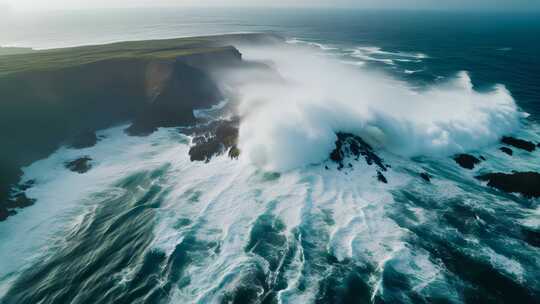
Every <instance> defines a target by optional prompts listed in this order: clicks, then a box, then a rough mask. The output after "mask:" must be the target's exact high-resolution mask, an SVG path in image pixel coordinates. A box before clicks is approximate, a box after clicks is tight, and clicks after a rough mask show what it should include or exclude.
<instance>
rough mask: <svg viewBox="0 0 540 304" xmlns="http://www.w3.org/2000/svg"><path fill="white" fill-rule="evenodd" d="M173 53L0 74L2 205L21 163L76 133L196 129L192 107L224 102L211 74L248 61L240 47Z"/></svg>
mask: <svg viewBox="0 0 540 304" xmlns="http://www.w3.org/2000/svg"><path fill="white" fill-rule="evenodd" d="M192 47H193V46H192ZM167 51H168V50H160V52H161V53H159V54H158V55H157V56H140V57H134V58H112V59H104V60H99V61H97V62H91V63H84V64H81V65H72V66H66V67H60V68H54V67H53V68H47V69H43V70H26V71H19V72H15V73H10V74H7V75H6V74H5V75H3V76H0V140H1V147H2V148H1V149H0V168H1V169H2V175H3V177H2V180H1V181H0V202H3V201H6V200H7V199H8V198H9V196H10V195H9V189H10V188H11V186H12V185H13V184H14V183H16V182H17V181H18V179H19V176H20V170H19V168H20V167H21V166H25V165H28V164H30V163H32V162H34V161H36V160H38V159H40V158H43V157H46V156H47V155H49V154H50V153H52V152H53V151H54V150H56V149H57V148H58V147H59V146H61V145H62V144H64V143H66V141H68V140H69V139H71V138H74V137H77V136H78V134H84V133H88V132H95V131H96V130H99V129H103V128H107V127H110V126H113V125H115V124H120V123H126V122H130V121H131V122H132V125H131V126H130V127H129V128H128V129H127V130H126V131H127V132H128V133H129V134H131V135H138V136H140V135H146V134H149V133H151V132H153V131H154V130H156V129H157V128H159V127H174V126H189V125H192V124H194V123H195V122H196V118H195V117H194V115H193V110H194V109H197V108H209V107H211V106H212V105H214V104H217V103H219V102H220V101H221V100H222V99H223V98H224V97H223V94H222V92H221V91H220V89H219V86H218V84H217V83H216V81H215V79H214V78H213V76H212V75H213V72H214V71H216V70H219V69H222V68H227V67H240V66H241V65H242V64H243V61H242V56H241V54H240V52H239V51H238V50H236V49H235V48H234V47H226V46H225V47H223V46H221V45H219V46H212V45H210V46H209V45H205V46H204V48H202V46H201V45H197V47H196V48H194V49H193V50H189V51H185V50H184V49H181V52H184V53H182V54H181V55H174V56H171V55H170V54H168V53H166V52H167ZM175 51H178V50H175ZM163 54H165V55H163ZM0 75H1V73H0ZM0 209H2V204H1V203H0ZM0 211H2V212H3V213H4V214H7V210H5V208H3V210H0Z"/></svg>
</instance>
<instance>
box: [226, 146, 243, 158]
mask: <svg viewBox="0 0 540 304" xmlns="http://www.w3.org/2000/svg"><path fill="white" fill-rule="evenodd" d="M229 157H230V158H231V159H238V157H240V149H238V147H237V146H236V145H234V146H233V147H232V148H231V149H230V150H229Z"/></svg>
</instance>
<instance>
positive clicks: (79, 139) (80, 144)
mask: <svg viewBox="0 0 540 304" xmlns="http://www.w3.org/2000/svg"><path fill="white" fill-rule="evenodd" d="M97 141H98V138H97V136H96V132H94V131H91V130H86V131H83V132H81V133H79V134H77V135H76V136H74V137H72V138H71V139H70V140H69V141H68V145H69V146H70V147H72V148H74V149H84V148H90V147H93V146H95V145H96V143H97Z"/></svg>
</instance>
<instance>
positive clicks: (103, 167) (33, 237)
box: [0, 126, 188, 297]
mask: <svg viewBox="0 0 540 304" xmlns="http://www.w3.org/2000/svg"><path fill="white" fill-rule="evenodd" d="M124 128H125V126H123V127H117V128H113V129H109V130H107V131H105V132H102V133H101V134H100V135H104V136H105V139H103V140H101V141H100V142H99V143H98V144H97V145H96V146H94V147H91V148H88V149H83V150H73V149H67V148H61V149H59V150H58V151H56V152H55V153H54V154H52V155H51V156H50V157H48V158H46V159H43V160H40V161H38V162H35V163H34V164H32V165H31V166H29V167H27V168H24V176H23V179H24V180H35V181H36V183H35V185H34V186H33V187H32V188H30V189H29V190H28V191H27V192H26V193H27V195H28V197H30V198H35V199H37V201H36V204H35V205H34V206H31V207H29V208H25V209H22V210H19V213H18V214H17V215H16V216H13V217H10V218H9V219H8V221H6V222H2V223H0V286H1V288H2V289H1V290H0V297H1V296H2V293H4V292H6V291H7V289H8V287H9V286H10V284H11V282H12V281H13V280H14V279H15V278H16V277H17V276H18V274H20V273H21V272H22V271H24V270H25V269H27V268H28V267H30V266H31V265H33V263H35V262H36V261H38V260H43V259H44V257H45V256H47V255H48V254H53V253H54V249H55V248H56V247H57V246H62V244H63V243H64V241H65V237H66V235H69V234H70V233H71V232H73V231H76V229H77V227H78V226H79V225H80V224H81V222H82V219H83V218H84V216H85V215H87V214H91V213H92V212H93V210H94V209H95V207H96V206H95V203H96V201H103V200H105V199H104V198H102V199H101V200H96V198H95V197H93V196H92V195H94V194H97V193H102V192H103V191H105V192H106V195H107V196H108V197H109V198H113V197H116V196H119V195H122V194H123V193H124V192H123V191H124V190H122V189H119V188H115V187H114V183H115V182H117V181H118V180H119V179H121V178H124V177H126V176H128V175H129V174H132V173H135V172H138V171H139V170H152V169H155V168H156V167H158V166H159V165H160V164H165V163H168V162H170V161H171V160H174V159H175V155H182V156H183V157H184V159H186V161H187V159H188V157H187V145H186V144H180V143H179V142H181V139H182V138H181V137H182V135H180V134H178V133H177V132H175V131H174V130H173V133H171V132H170V131H167V130H161V131H159V132H156V133H155V134H153V135H152V136H150V137H148V138H142V137H129V136H127V135H126V134H124V132H123V129H124ZM175 139H176V140H175ZM185 143H187V141H185ZM126 147H129V149H128V148H126ZM86 155H88V156H90V157H91V158H92V165H93V168H92V169H91V170H90V171H89V172H87V173H85V174H77V173H74V172H71V171H69V170H68V169H66V168H65V167H64V163H65V162H66V161H71V160H74V159H77V158H79V157H81V156H86Z"/></svg>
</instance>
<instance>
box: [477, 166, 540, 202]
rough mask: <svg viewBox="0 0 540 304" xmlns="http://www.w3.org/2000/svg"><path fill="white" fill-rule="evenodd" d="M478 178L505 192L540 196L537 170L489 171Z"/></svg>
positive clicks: (539, 176) (525, 195)
mask: <svg viewBox="0 0 540 304" xmlns="http://www.w3.org/2000/svg"><path fill="white" fill-rule="evenodd" d="M476 178H477V179H479V180H481V181H487V182H488V186H490V187H493V188H496V189H499V190H501V191H504V192H508V193H519V194H522V195H523V196H524V197H527V198H537V197H540V174H539V173H536V172H514V173H511V174H505V173H489V174H484V175H480V176H477V177H476Z"/></svg>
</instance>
